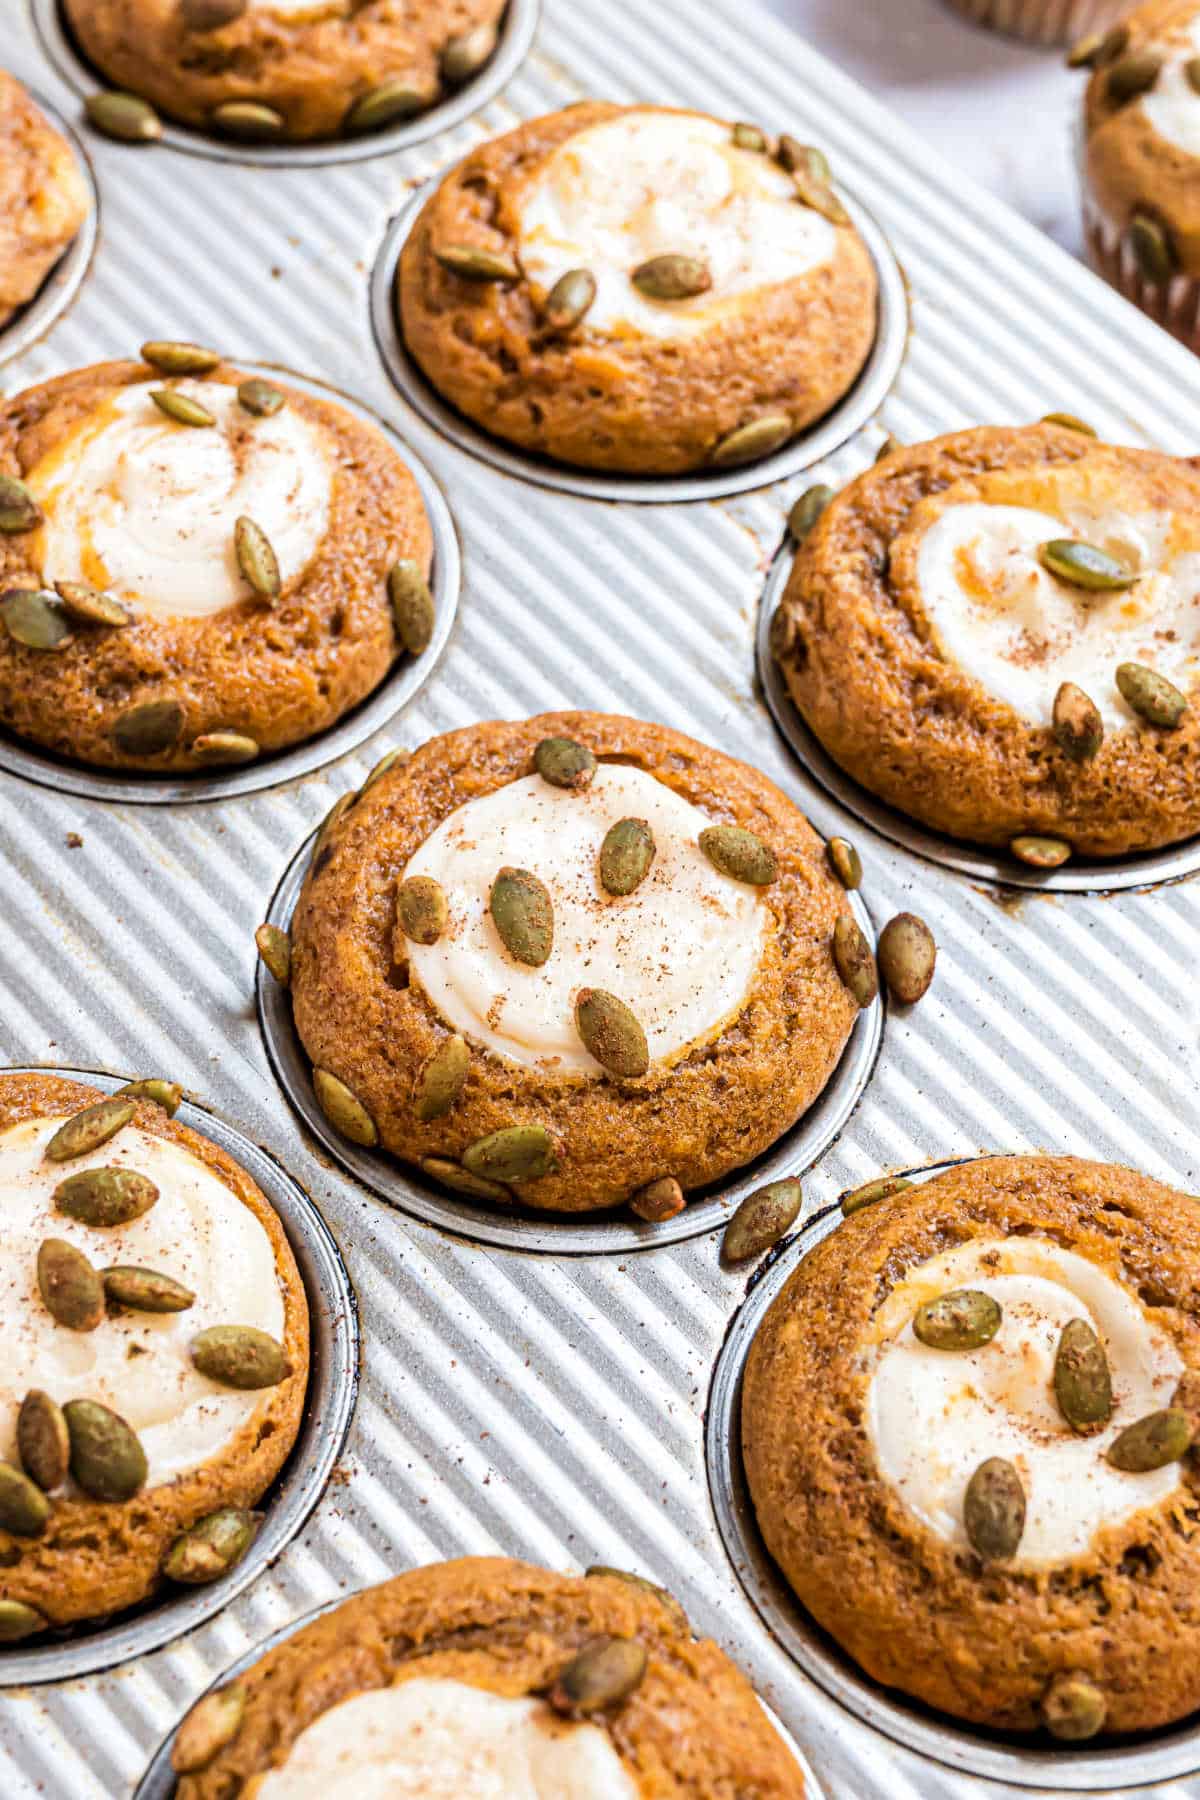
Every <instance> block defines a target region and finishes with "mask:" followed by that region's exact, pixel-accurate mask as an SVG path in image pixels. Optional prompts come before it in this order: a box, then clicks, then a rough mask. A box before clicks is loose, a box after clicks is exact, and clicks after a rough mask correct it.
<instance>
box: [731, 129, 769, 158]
mask: <svg viewBox="0 0 1200 1800" xmlns="http://www.w3.org/2000/svg"><path fill="white" fill-rule="evenodd" d="M732 136H733V141H734V144H735V145H736V146H737V148H738V149H739V150H757V151H758V152H759V154H760V155H761V154H762V153H763V152H765V151H766V150H767V148H768V144H767V134H766V132H765V131H761V130H760V129H759V127H758V126H757V125H748V124H746V123H745V122H744V121H739V122H738V124H736V125H735V126H734V128H733V133H732Z"/></svg>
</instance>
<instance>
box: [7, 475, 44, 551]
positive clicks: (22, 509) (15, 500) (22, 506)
mask: <svg viewBox="0 0 1200 1800" xmlns="http://www.w3.org/2000/svg"><path fill="white" fill-rule="evenodd" d="M41 522H42V509H41V507H40V506H39V505H38V503H37V501H36V500H35V499H34V497H33V495H32V494H31V493H30V491H29V489H28V488H27V487H26V486H25V483H24V482H23V481H18V480H17V478H16V476H15V475H0V532H2V533H4V535H5V536H7V537H15V536H16V534H17V533H18V532H22V531H33V530H34V529H35V528H36V527H37V526H38V525H40V524H41Z"/></svg>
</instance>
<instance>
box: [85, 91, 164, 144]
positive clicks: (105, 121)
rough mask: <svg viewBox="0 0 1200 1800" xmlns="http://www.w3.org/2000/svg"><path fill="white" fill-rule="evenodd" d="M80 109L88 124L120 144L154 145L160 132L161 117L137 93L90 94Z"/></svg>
mask: <svg viewBox="0 0 1200 1800" xmlns="http://www.w3.org/2000/svg"><path fill="white" fill-rule="evenodd" d="M83 110H84V112H85V113H86V115H87V120H88V123H89V125H94V126H95V127H96V130H97V131H99V132H101V133H102V134H103V136H105V137H109V138H115V139H116V141H117V143H119V144H156V143H157V142H158V140H159V139H160V138H161V137H162V134H163V126H162V120H161V119H160V118H159V116H158V114H157V113H156V112H155V110H154V108H153V107H152V106H151V105H150V103H149V101H147V100H143V99H142V98H141V96H140V95H138V94H123V93H120V92H118V91H116V90H113V91H111V92H109V93H105V94H89V95H88V97H87V99H86V100H85V101H84V106H83Z"/></svg>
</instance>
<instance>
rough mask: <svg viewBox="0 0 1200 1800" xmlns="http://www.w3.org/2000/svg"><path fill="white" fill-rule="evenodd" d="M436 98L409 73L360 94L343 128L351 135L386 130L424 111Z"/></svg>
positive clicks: (345, 119)
mask: <svg viewBox="0 0 1200 1800" xmlns="http://www.w3.org/2000/svg"><path fill="white" fill-rule="evenodd" d="M432 101H433V95H432V94H431V93H429V92H428V90H425V89H422V88H418V87H414V86H413V84H412V82H411V81H410V80H409V79H408V77H407V76H404V75H397V76H395V77H394V78H393V79H392V80H391V81H381V82H380V83H379V86H378V87H373V88H368V89H367V92H366V93H365V94H360V95H359V97H358V99H357V100H356V101H355V102H354V104H353V106H351V108H350V110H349V111H348V112H347V114H346V117H345V118H344V119H343V120H342V130H343V131H344V132H345V133H346V135H347V137H361V136H362V135H363V134H364V133H365V132H368V131H385V130H386V129H387V127H388V126H389V125H395V124H396V123H397V122H398V121H399V120H400V119H411V118H412V116H413V114H414V113H419V112H424V110H425V108H426V107H427V106H429V105H431V104H432Z"/></svg>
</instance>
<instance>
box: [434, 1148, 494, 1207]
mask: <svg viewBox="0 0 1200 1800" xmlns="http://www.w3.org/2000/svg"><path fill="white" fill-rule="evenodd" d="M421 1168H422V1170H423V1171H424V1173H425V1174H426V1175H428V1176H429V1177H430V1179H431V1180H432V1181H440V1182H441V1184H442V1186H443V1187H448V1188H451V1189H453V1191H454V1192H455V1193H456V1194H466V1195H468V1196H469V1197H470V1198H471V1199H472V1200H498V1201H501V1202H503V1201H511V1200H513V1199H514V1197H515V1196H514V1195H513V1194H512V1193H510V1191H509V1189H508V1188H506V1187H503V1186H501V1184H500V1182H498V1181H488V1180H487V1179H486V1178H485V1177H484V1176H482V1175H472V1174H471V1173H470V1171H469V1170H467V1169H464V1168H463V1166H462V1164H461V1163H456V1162H452V1161H451V1160H450V1158H449V1157H448V1156H423V1157H422V1158H421Z"/></svg>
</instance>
